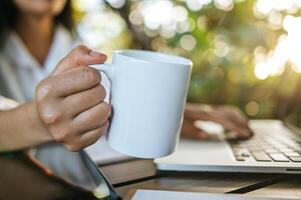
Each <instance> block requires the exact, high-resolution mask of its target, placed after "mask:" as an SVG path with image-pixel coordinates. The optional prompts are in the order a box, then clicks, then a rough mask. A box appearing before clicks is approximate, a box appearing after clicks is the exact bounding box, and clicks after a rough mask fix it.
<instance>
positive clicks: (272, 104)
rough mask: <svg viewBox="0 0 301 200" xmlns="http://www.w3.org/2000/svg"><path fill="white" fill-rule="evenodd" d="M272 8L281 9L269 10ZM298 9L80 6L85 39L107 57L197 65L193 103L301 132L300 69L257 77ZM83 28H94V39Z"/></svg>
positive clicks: (239, 3)
mask: <svg viewBox="0 0 301 200" xmlns="http://www.w3.org/2000/svg"><path fill="white" fill-rule="evenodd" d="M274 2H278V4H279V5H276V4H275V6H276V7H274V8H273V7H268V5H269V4H273V3H274ZM284 2H290V3H291V4H290V5H288V3H287V4H285V3H284ZM259 3H261V4H259ZM281 3H282V4H281ZM87 4H91V6H90V7H89V6H87ZM96 5H97V6H98V8H95V7H96ZM256 6H257V7H256ZM260 6H261V7H260ZM264 6H265V7H264ZM270 6H271V5H270ZM277 6H278V7H277ZM281 6H282V7H281ZM300 6H301V3H300V1H296V2H293V1H292V0H291V1H286V0H283V1H282V2H281V1H278V0H275V1H273V2H272V3H271V1H269V0H261V2H259V1H255V0H234V1H233V0H187V1H184V0H176V1H169V0H144V1H138V0H131V1H124V0H123V1H122V0H108V1H101V0H89V1H85V0H74V7H75V10H76V16H77V20H78V21H79V23H80V25H79V32H81V31H82V32H83V33H82V34H80V35H82V36H83V38H84V39H86V41H88V43H89V41H90V44H94V47H95V48H99V49H100V50H102V51H105V52H107V53H109V54H110V53H111V52H112V51H113V50H114V49H118V48H136V49H137V48H138V49H147V50H154V51H161V52H167V53H173V54H178V55H181V56H184V57H187V58H189V59H191V60H192V61H193V63H194V68H193V74H192V77H191V83H190V87H189V95H188V101H191V102H199V103H206V104H232V105H236V106H238V107H240V108H241V110H242V111H243V112H245V113H246V114H247V115H249V116H250V117H253V118H279V119H284V120H287V121H290V122H293V123H295V124H299V125H301V124H300V122H301V104H300V103H299V102H300V99H301V92H299V91H298V89H299V88H301V79H300V74H299V73H298V70H297V69H300V68H301V66H296V64H294V63H292V62H290V61H289V60H288V61H287V62H285V63H283V66H281V67H279V69H278V71H277V72H275V73H270V74H267V73H266V74H263V75H262V73H263V72H265V70H266V69H264V68H262V69H261V68H258V70H263V71H257V73H258V75H256V73H255V72H256V65H257V64H258V62H263V61H264V60H267V59H269V57H271V55H272V54H273V52H274V50H275V48H276V47H277V44H279V41H280V40H281V37H284V36H287V35H288V34H287V31H286V30H285V29H284V28H283V27H284V25H283V21H284V19H285V18H286V17H287V16H291V17H297V16H300V13H301V11H300ZM258 8H259V10H256V9H258ZM172 9H173V10H172ZM260 9H262V12H261V13H260ZM100 12H101V13H107V14H106V15H108V14H110V15H111V17H110V18H107V19H106V20H102V18H101V17H100V18H98V20H95V22H91V20H87V19H86V20H85V19H84V18H85V16H86V15H89V13H90V14H91V13H94V15H92V18H93V16H96V15H99V13H100ZM168 12H171V13H168ZM94 18H95V17H94ZM294 19H297V18H294ZM160 20H161V21H160ZM115 21H119V23H118V24H119V25H118V26H119V28H120V27H121V29H120V30H119V32H118V34H115V36H114V37H111V38H110V36H112V34H111V32H110V31H109V32H108V35H109V36H108V37H107V38H106V39H105V40H104V41H102V42H97V40H96V38H97V37H98V38H99V37H104V36H103V35H101V34H100V33H103V32H105V31H106V30H107V29H108V27H109V30H113V29H112V27H111V29H110V26H111V25H112V23H114V22H115ZM85 23H86V24H87V23H90V24H92V25H91V26H90V29H89V31H87V30H86V29H87V26H83V24H85ZM296 25H297V24H296ZM113 28H114V27H113ZM98 29H101V31H100V32H99V30H98ZM85 31H86V33H85ZM91 31H92V32H93V31H94V32H95V31H96V32H97V31H98V32H97V33H98V34H95V35H94V38H95V40H94V39H93V37H90V36H89V37H86V36H85V34H86V35H89V34H91ZM300 34H301V32H300ZM91 41H92V42H91ZM300 41H301V35H300V40H299V41H296V43H297V44H296V45H299V46H301V44H300ZM298 42H299V44H298ZM291 50H294V49H291ZM300 54H301V52H300ZM300 57H301V55H300ZM297 64H298V63H297ZM300 64H301V63H300ZM298 67H299V68H298ZM300 71H301V70H300ZM260 73H261V75H260Z"/></svg>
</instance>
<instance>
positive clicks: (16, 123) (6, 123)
mask: <svg viewBox="0 0 301 200" xmlns="http://www.w3.org/2000/svg"><path fill="white" fill-rule="evenodd" d="M51 141H53V139H52V137H51V135H50V134H49V133H48V131H47V129H46V128H45V127H44V124H43V123H42V121H41V120H40V118H39V115H38V111H37V108H36V105H35V102H29V103H26V104H23V105H20V106H19V107H17V108H15V109H11V110H7V111H3V112H1V113H0V151H14V150H20V149H26V148H29V147H32V146H37V145H40V144H43V143H47V142H51Z"/></svg>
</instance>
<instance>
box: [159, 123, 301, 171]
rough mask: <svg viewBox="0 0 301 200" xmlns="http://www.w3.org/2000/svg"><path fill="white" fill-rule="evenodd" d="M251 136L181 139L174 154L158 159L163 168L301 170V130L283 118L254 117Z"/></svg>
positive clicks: (182, 169) (189, 169)
mask: <svg viewBox="0 0 301 200" xmlns="http://www.w3.org/2000/svg"><path fill="white" fill-rule="evenodd" d="M250 127H251V129H252V130H253V132H254V136H253V137H252V138H250V139H249V140H242V141H237V140H226V139H225V138H224V137H216V138H215V139H214V140H210V141H196V140H187V139H181V140H180V142H179V144H178V146H177V148H176V151H175V152H174V153H173V154H171V155H170V156H167V157H163V158H159V159H155V163H156V166H157V168H158V169H159V170H164V171H194V172H246V173H249V172H256V173H294V174H301V131H300V130H299V129H298V128H296V127H294V126H292V125H289V124H286V123H284V122H282V121H279V120H251V121H250Z"/></svg>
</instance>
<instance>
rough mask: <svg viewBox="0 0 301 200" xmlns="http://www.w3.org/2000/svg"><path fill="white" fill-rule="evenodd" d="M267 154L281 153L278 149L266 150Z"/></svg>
mask: <svg viewBox="0 0 301 200" xmlns="http://www.w3.org/2000/svg"><path fill="white" fill-rule="evenodd" d="M264 151H265V152H266V153H279V151H278V150H277V149H265V150H264Z"/></svg>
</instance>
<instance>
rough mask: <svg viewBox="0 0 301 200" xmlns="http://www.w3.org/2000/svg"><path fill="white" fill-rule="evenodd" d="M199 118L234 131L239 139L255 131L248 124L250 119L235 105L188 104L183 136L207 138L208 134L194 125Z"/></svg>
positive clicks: (249, 135)
mask: <svg viewBox="0 0 301 200" xmlns="http://www.w3.org/2000/svg"><path fill="white" fill-rule="evenodd" d="M197 120H202V121H212V122H216V123H218V124H220V125H222V126H223V127H224V129H225V130H229V131H232V132H233V133H234V134H235V138H237V139H247V138H250V137H251V136H252V135H253V133H252V130H251V129H250V128H249V126H248V119H247V118H246V117H245V116H244V115H243V114H242V113H241V112H240V110H239V109H238V108H236V107H234V106H216V107H211V106H206V105H205V106H202V105H199V104H190V103H188V104H187V106H186V110H185V114H184V121H183V125H182V136H183V137H189V138H194V139H200V140H205V139H207V138H208V134H207V133H206V132H205V131H204V130H201V129H199V128H197V127H195V126H194V122H195V121H197Z"/></svg>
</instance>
